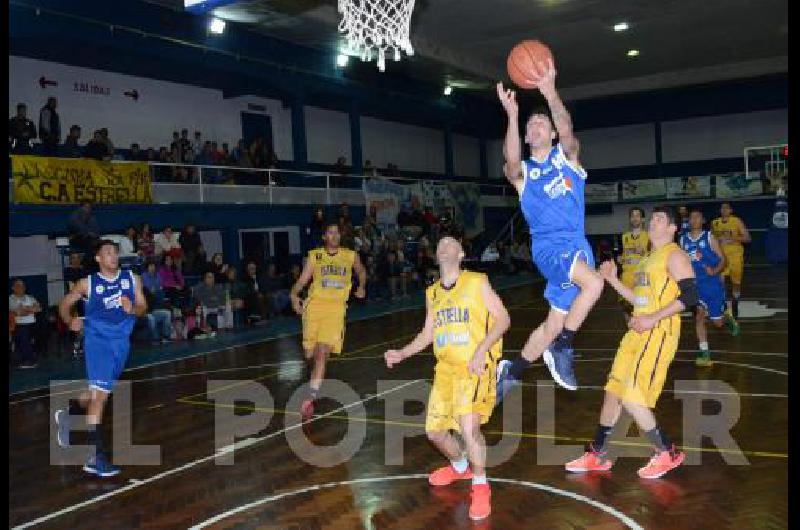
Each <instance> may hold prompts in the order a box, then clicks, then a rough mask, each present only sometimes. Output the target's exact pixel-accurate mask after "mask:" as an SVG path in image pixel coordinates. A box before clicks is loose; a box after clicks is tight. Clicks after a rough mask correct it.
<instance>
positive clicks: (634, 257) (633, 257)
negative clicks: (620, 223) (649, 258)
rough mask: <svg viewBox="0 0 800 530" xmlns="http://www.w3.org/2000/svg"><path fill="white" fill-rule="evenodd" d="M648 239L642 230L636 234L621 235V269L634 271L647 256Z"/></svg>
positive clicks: (626, 233)
mask: <svg viewBox="0 0 800 530" xmlns="http://www.w3.org/2000/svg"><path fill="white" fill-rule="evenodd" d="M649 245H650V238H649V237H648V236H647V232H645V231H644V230H642V231H640V232H639V233H638V234H634V233H633V232H625V233H624V234H622V268H623V269H635V268H636V267H637V266H638V265H639V262H640V261H642V259H644V257H645V256H646V255H647V249H648V247H649Z"/></svg>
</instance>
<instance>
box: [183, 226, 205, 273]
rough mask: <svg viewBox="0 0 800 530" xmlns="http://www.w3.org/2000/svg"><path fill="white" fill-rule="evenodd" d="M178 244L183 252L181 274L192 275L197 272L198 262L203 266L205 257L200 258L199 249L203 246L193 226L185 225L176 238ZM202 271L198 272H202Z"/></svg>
mask: <svg viewBox="0 0 800 530" xmlns="http://www.w3.org/2000/svg"><path fill="white" fill-rule="evenodd" d="M178 243H179V244H180V246H181V250H182V251H183V272H184V273H186V274H194V273H195V271H198V265H199V263H198V262H199V261H202V265H205V255H203V256H200V248H202V246H203V241H202V240H201V239H200V234H198V233H197V230H196V229H195V226H194V225H193V224H191V223H190V224H187V225H186V226H185V227H184V228H183V230H182V231H181V234H180V235H179V236H178ZM203 269H205V267H203ZM203 269H200V270H201V271H202V270H203Z"/></svg>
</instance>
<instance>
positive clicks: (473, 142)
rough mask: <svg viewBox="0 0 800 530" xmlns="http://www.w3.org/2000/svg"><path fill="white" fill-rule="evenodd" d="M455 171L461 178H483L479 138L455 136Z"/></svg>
mask: <svg viewBox="0 0 800 530" xmlns="http://www.w3.org/2000/svg"><path fill="white" fill-rule="evenodd" d="M453 171H454V172H455V174H456V175H457V176H459V177H480V176H481V152H480V141H479V140H478V139H477V138H473V137H472V136H464V135H461V134H454V135H453Z"/></svg>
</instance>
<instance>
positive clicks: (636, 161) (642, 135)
mask: <svg viewBox="0 0 800 530" xmlns="http://www.w3.org/2000/svg"><path fill="white" fill-rule="evenodd" d="M577 136H578V140H580V143H581V154H580V159H581V164H583V166H584V167H586V168H587V169H589V170H591V169H602V168H612V167H626V166H643V165H649V164H655V163H656V143H655V126H654V125H653V124H652V123H643V124H639V125H626V126H623V127H604V128H601V129H589V130H584V131H578V132H577Z"/></svg>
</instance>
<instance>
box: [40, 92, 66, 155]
mask: <svg viewBox="0 0 800 530" xmlns="http://www.w3.org/2000/svg"><path fill="white" fill-rule="evenodd" d="M57 106H58V102H57V101H56V98H54V97H52V96H51V97H49V98H47V103H46V104H45V105H44V107H42V109H41V110H40V111H39V139H40V140H42V152H43V154H44V155H45V156H55V155H56V152H57V148H58V144H59V142H60V141H61V118H60V117H59V116H58V112H56V107H57Z"/></svg>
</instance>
